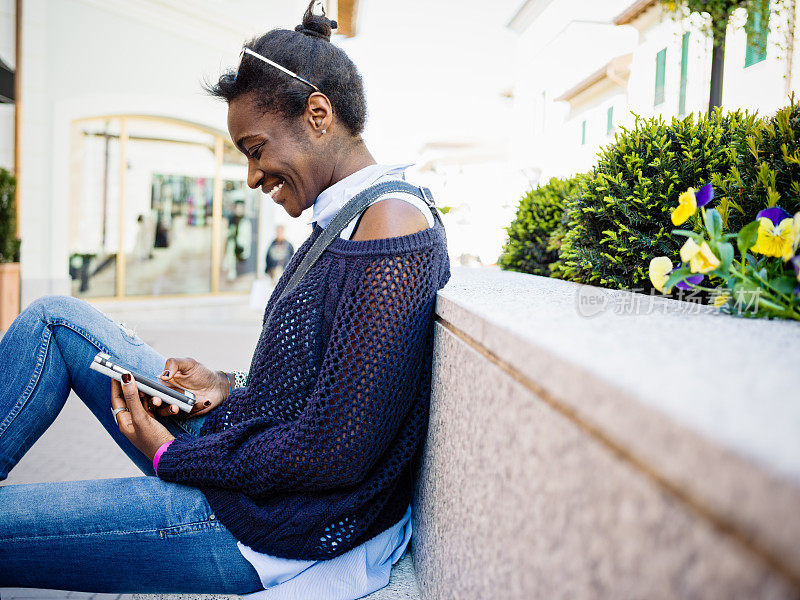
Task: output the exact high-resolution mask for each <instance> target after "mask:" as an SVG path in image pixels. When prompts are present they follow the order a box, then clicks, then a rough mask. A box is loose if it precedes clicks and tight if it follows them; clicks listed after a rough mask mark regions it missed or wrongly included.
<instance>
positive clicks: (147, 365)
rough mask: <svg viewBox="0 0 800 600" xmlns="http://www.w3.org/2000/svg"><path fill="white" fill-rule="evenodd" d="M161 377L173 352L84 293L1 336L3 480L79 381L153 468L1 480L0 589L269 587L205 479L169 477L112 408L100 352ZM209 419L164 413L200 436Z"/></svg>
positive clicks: (43, 308) (131, 451)
mask: <svg viewBox="0 0 800 600" xmlns="http://www.w3.org/2000/svg"><path fill="white" fill-rule="evenodd" d="M101 350H102V351H103V352H107V353H108V354H111V355H112V356H116V357H118V358H119V359H120V360H121V361H123V362H126V363H128V364H130V365H131V366H133V367H137V368H139V369H141V370H142V371H144V372H149V373H152V374H154V375H156V374H159V373H161V372H162V371H163V369H164V364H165V362H166V359H165V357H163V356H161V355H160V354H159V353H158V352H156V351H155V350H153V349H152V348H151V347H150V346H148V345H147V344H145V343H144V342H143V341H142V340H141V339H140V338H139V337H137V336H136V335H135V334H134V333H133V332H131V331H129V330H126V329H124V328H122V327H121V326H120V325H118V324H117V323H115V322H114V321H112V320H111V319H110V318H109V317H107V316H105V315H104V314H103V313H101V312H100V311H99V310H97V309H96V308H94V307H93V306H91V305H90V304H88V303H87V302H85V301H83V300H79V299H76V298H71V297H67V296H47V297H44V298H40V299H39V300H36V301H35V302H34V303H32V304H31V305H30V306H29V307H28V308H26V309H25V310H24V311H23V312H22V314H21V315H19V317H17V319H16V320H15V321H14V323H13V324H12V325H11V327H10V328H9V329H8V331H7V332H6V333H5V335H4V336H3V338H2V341H0V481H2V480H4V479H6V477H7V476H8V473H9V471H10V470H11V469H12V468H13V467H14V465H16V464H17V462H19V460H20V459H21V458H22V456H23V455H24V454H25V452H27V450H28V449H29V448H30V447H31V446H32V445H33V443H34V442H35V441H36V440H37V439H38V438H39V437H40V436H41V435H42V433H44V431H45V430H46V429H47V428H48V427H49V426H50V424H51V423H52V422H53V420H54V419H55V418H56V417H57V416H58V413H59V412H60V411H61V408H62V407H63V406H64V403H65V401H66V399H67V396H68V395H69V393H70V389H73V390H75V392H76V394H77V395H78V396H79V397H80V398H81V400H82V401H83V402H84V403H85V404H86V406H88V407H89V409H90V410H91V411H92V413H93V414H94V416H95V417H97V419H98V420H99V421H100V423H101V424H102V425H103V427H104V428H105V430H106V431H107V432H108V434H109V435H110V436H111V437H112V438H113V439H114V441H115V442H116V443H117V444H119V446H120V447H121V448H122V450H123V451H124V452H125V454H127V455H128V457H130V459H131V460H132V461H133V462H134V463H136V465H137V466H138V467H139V468H140V469H141V470H142V472H143V473H144V474H145V475H146V476H145V477H126V478H119V479H98V480H90V481H69V482H58V483H36V484H26V485H0V587H30V588H47V589H59V590H71V591H81V592H101V593H103V592H105V593H136V592H140V593H157V592H165V593H169V592H174V593H178V592H184V593H192V592H195V593H227V594H245V593H249V592H254V591H258V590H261V589H262V585H261V582H260V579H259V577H258V574H257V573H256V571H255V569H254V568H253V567H252V565H250V563H249V562H247V561H246V560H245V559H244V557H243V556H242V554H241V553H240V552H239V549H238V548H237V546H236V539H235V538H234V537H233V536H232V535H231V533H230V532H229V531H228V530H227V529H226V528H225V526H224V525H222V523H220V522H219V520H217V519H216V518H215V515H214V514H213V511H212V510H211V507H210V506H209V504H208V502H207V501H206V498H205V496H204V495H203V493H202V492H201V491H200V490H198V489H197V488H193V487H190V486H184V485H179V484H176V483H170V482H166V481H162V480H161V479H159V478H158V477H157V476H155V472H154V470H153V465H152V463H151V462H150V460H149V459H148V458H147V457H146V456H145V455H144V454H142V453H141V452H140V451H139V450H138V449H137V448H136V447H135V446H134V445H133V444H131V442H130V441H128V439H127V438H126V437H125V436H124V435H122V433H120V431H119V427H118V426H117V424H116V421H115V419H114V417H112V415H111V402H110V379H108V378H107V377H106V376H105V375H102V374H100V373H97V372H96V371H92V370H91V369H89V364H90V363H91V361H92V358H93V357H94V355H95V354H96V353H97V352H99V351H101ZM204 419H205V417H203V416H201V417H193V418H191V419H182V420H181V419H175V418H173V417H159V420H160V421H161V422H162V423H164V425H165V426H166V427H167V428H168V429H169V430H170V431H171V432H172V434H173V435H175V436H177V435H186V434H187V433H188V434H191V435H196V434H197V432H198V431H199V430H200V426H201V425H202V422H203V420H204Z"/></svg>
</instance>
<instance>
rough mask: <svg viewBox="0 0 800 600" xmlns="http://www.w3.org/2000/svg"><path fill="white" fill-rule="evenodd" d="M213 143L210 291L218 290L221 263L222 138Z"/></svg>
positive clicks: (215, 291)
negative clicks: (214, 163) (214, 164)
mask: <svg viewBox="0 0 800 600" xmlns="http://www.w3.org/2000/svg"><path fill="white" fill-rule="evenodd" d="M215 141H216V143H215V144H214V159H215V162H216V166H215V169H214V197H213V204H212V206H211V223H212V225H211V292H212V293H214V294H216V293H217V292H219V271H220V263H221V258H222V257H221V251H222V249H221V248H220V244H221V243H222V240H221V239H220V234H221V232H222V157H223V147H224V146H223V140H222V138H221V137H217V138H216V140H215Z"/></svg>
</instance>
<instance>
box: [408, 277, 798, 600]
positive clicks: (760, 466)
mask: <svg viewBox="0 0 800 600" xmlns="http://www.w3.org/2000/svg"><path fill="white" fill-rule="evenodd" d="M799 334H800V325H798V324H797V323H788V322H769V321H755V320H744V319H736V318H733V317H730V316H723V315H715V314H712V313H710V312H709V311H708V310H706V309H702V310H698V309H696V308H695V307H693V306H692V305H687V303H680V302H677V301H672V300H665V299H662V298H650V297H647V296H641V295H639V296H634V295H632V294H629V293H627V292H612V291H608V290H599V289H598V288H591V287H587V286H578V285H575V284H571V283H568V282H564V281H559V280H554V279H547V278H541V277H535V276H530V275H522V274H517V273H506V272H501V271H495V270H479V269H474V270H473V269H468V268H461V269H458V268H457V269H455V270H454V273H453V278H452V279H451V282H450V283H449V284H448V286H447V287H446V288H445V289H444V290H443V291H442V292H440V296H439V301H438V305H437V324H436V339H435V344H436V349H435V351H436V353H435V361H434V382H433V394H432V401H431V416H430V429H429V433H428V439H427V443H426V446H425V451H424V458H423V463H422V471H421V476H420V479H419V483H418V488H417V491H416V497H415V523H414V537H413V538H412V544H413V552H414V563H415V569H416V574H417V578H418V581H419V584H420V588H421V590H422V596H423V598H425V599H436V600H438V599H443V598H459V599H471V598H475V599H477V598H499V597H502V598H509V599H520V600H522V599H525V600H528V599H530V598H615V599H616V598H648V599H652V598H726V599H729V598H748V599H753V598H796V597H798V596H800V546H798V544H797V539H798V536H800V438H799V436H797V431H798V424H800V405H798V403H797V402H796V399H797V397H798V394H797V390H798V389H800V370H798V369H797V368H796V365H795V364H794V363H793V361H796V356H798V354H800V335H799ZM767 340H769V342H768V343H767ZM793 357H794V358H793Z"/></svg>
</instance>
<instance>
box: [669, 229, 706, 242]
mask: <svg viewBox="0 0 800 600" xmlns="http://www.w3.org/2000/svg"><path fill="white" fill-rule="evenodd" d="M672 234H673V235H680V236H682V237H686V238H692V239H693V240H694V241H695V242H697V244H698V245H700V244H702V243H703V242H704V241H705V237H704V236H703V235H702V234H700V233H695V232H694V231H689V230H688V229H673V230H672Z"/></svg>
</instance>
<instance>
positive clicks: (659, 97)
mask: <svg viewBox="0 0 800 600" xmlns="http://www.w3.org/2000/svg"><path fill="white" fill-rule="evenodd" d="M666 75H667V49H666V48H664V49H663V50H661V52H659V53H658V54H656V92H655V99H654V101H653V106H658V105H659V104H663V103H664V83H665V82H666Z"/></svg>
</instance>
